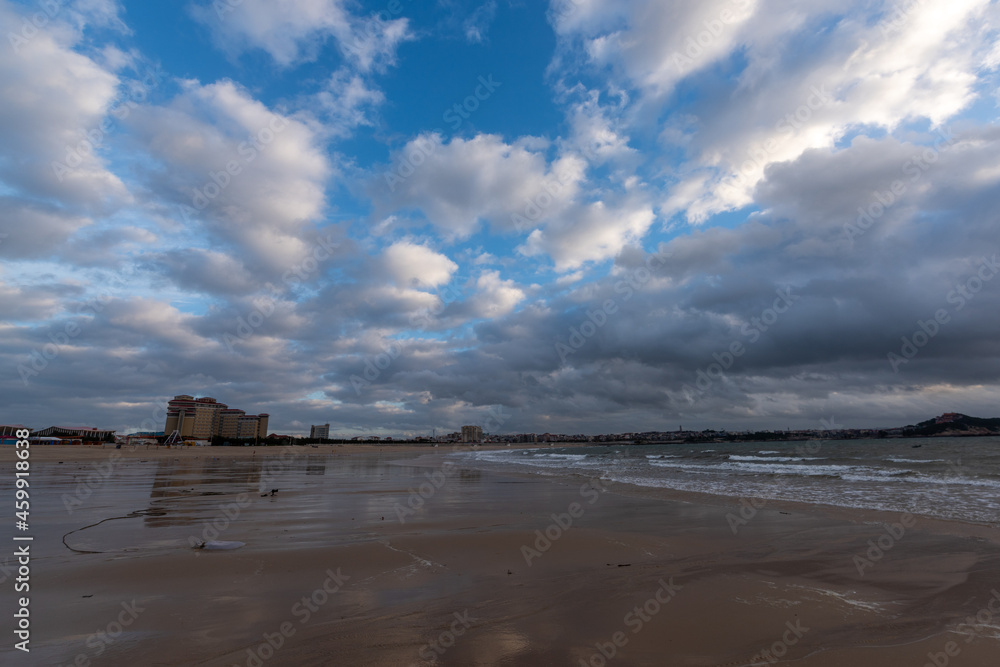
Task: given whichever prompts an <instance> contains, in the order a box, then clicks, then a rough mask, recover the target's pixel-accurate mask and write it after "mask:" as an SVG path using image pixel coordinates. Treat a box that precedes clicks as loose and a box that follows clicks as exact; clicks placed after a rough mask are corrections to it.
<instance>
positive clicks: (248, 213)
mask: <svg viewBox="0 0 1000 667" xmlns="http://www.w3.org/2000/svg"><path fill="white" fill-rule="evenodd" d="M130 121H131V123H132V125H133V127H134V128H135V130H136V132H137V134H138V135H139V136H140V137H141V139H142V140H143V141H144V143H145V145H146V146H148V147H149V151H150V152H151V153H152V154H153V155H154V156H155V158H156V159H157V161H158V162H159V163H160V164H161V165H162V171H160V172H158V173H155V174H153V175H151V179H152V185H153V187H154V189H156V190H158V191H160V193H161V194H162V195H163V196H164V197H165V198H166V199H168V200H172V201H173V202H174V203H175V213H174V215H175V217H176V218H178V219H183V220H185V221H186V222H188V223H189V224H192V225H194V226H196V227H197V226H201V225H204V228H205V230H206V231H208V232H209V233H211V234H213V235H215V236H216V237H217V238H221V239H223V240H225V241H226V242H228V243H230V244H232V245H234V246H236V247H238V248H241V249H243V250H244V251H247V252H249V259H247V260H246V261H248V262H249V263H250V264H253V265H259V266H262V267H266V268H268V269H269V270H271V271H277V272H279V273H280V272H283V271H285V270H288V269H290V268H292V267H293V265H295V263H296V262H298V261H299V260H300V259H302V257H303V256H304V255H306V254H307V253H308V252H309V251H310V247H309V243H308V242H307V241H306V238H307V237H308V236H309V235H310V230H311V229H312V226H313V224H314V223H315V222H317V221H318V220H320V219H321V218H322V216H323V214H324V210H325V207H326V194H325V186H326V181H327V179H328V178H329V177H330V175H331V173H332V168H331V165H330V164H329V161H328V159H327V157H326V155H325V152H324V150H323V149H322V147H321V146H320V145H319V141H318V138H317V137H316V135H315V133H314V132H313V131H312V130H311V129H310V128H309V127H307V126H306V125H305V124H303V123H302V122H300V121H298V120H295V119H292V118H290V117H288V116H284V115H282V114H280V113H276V112H275V111H273V110H271V109H269V108H267V107H266V106H265V105H264V104H262V103H261V102H259V101H258V100H255V99H253V98H252V97H251V96H250V94H249V93H248V92H247V91H245V90H244V89H242V88H240V87H239V86H237V85H236V84H234V83H232V82H231V81H220V82H218V83H214V84H209V85H201V84H199V83H198V82H194V81H188V82H186V83H185V84H184V90H183V92H182V93H181V95H179V96H178V97H177V98H176V99H174V100H173V101H172V102H171V104H170V105H169V106H165V107H151V106H147V107H141V108H139V109H137V110H136V111H135V112H133V114H132V117H131V118H130Z"/></svg>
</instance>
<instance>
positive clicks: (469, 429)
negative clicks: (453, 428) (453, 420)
mask: <svg viewBox="0 0 1000 667" xmlns="http://www.w3.org/2000/svg"><path fill="white" fill-rule="evenodd" d="M482 441H483V427H482V426H463V427H462V442H482Z"/></svg>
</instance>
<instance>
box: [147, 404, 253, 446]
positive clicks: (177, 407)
mask: <svg viewBox="0 0 1000 667" xmlns="http://www.w3.org/2000/svg"><path fill="white" fill-rule="evenodd" d="M269 417H270V415H268V414H267V413H263V412H262V413H261V414H259V415H248V414H246V413H245V412H244V411H243V410H238V409H236V408H230V407H229V406H228V405H226V404H225V403H219V402H218V401H216V400H215V399H214V398H209V397H207V396H206V397H203V398H194V397H193V396H189V395H187V394H180V395H179V396H174V398H173V400H172V401H170V402H168V403H167V423H166V425H165V426H164V427H163V432H164V433H166V434H167V435H170V434H171V433H173V432H174V431H177V433H178V434H179V435H180V436H181V437H182V438H193V439H195V440H209V439H211V438H212V436H216V435H220V436H222V437H224V438H265V437H267V424H268V419H269Z"/></svg>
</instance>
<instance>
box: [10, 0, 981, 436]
mask: <svg viewBox="0 0 1000 667" xmlns="http://www.w3.org/2000/svg"><path fill="white" fill-rule="evenodd" d="M32 21H34V23H35V24H36V25H32ZM0 25H2V26H3V28H4V30H3V32H4V34H5V35H6V37H7V39H6V43H5V44H4V45H3V47H2V48H0V84H2V86H3V90H4V99H5V105H4V107H5V108H4V109H3V110H2V111H0V121H2V122H0V146H2V148H3V150H2V153H0V156H2V157H0V211H2V216H0V234H2V235H3V236H0V261H2V264H0V313H2V314H0V330H2V331H3V336H2V337H0V364H2V365H3V367H4V368H6V369H7V370H6V371H5V372H4V374H3V375H2V376H0V395H2V396H3V398H4V401H3V406H4V408H3V414H0V422H5V423H25V424H28V425H31V426H35V427H44V426H46V425H49V423H57V422H58V423H66V424H80V425H95V426H100V427H106V428H118V429H120V430H129V429H136V428H139V427H141V426H143V424H145V425H146V426H148V425H149V424H150V423H153V422H157V421H159V420H160V416H159V412H158V410H159V408H158V407H157V406H158V405H161V404H162V402H163V401H164V400H165V399H168V398H170V397H171V396H173V395H174V394H180V393H190V394H197V395H209V396H214V397H216V398H218V399H219V400H222V401H224V402H227V403H229V404H231V405H235V406H238V407H242V408H244V409H247V410H248V411H266V412H269V413H270V414H271V415H272V424H273V426H274V428H275V430H278V431H282V432H292V433H302V432H307V431H308V427H309V425H310V424H313V423H326V422H330V423H331V429H332V431H334V432H337V433H343V434H352V435H353V434H359V433H374V434H420V433H426V432H429V431H430V430H431V429H435V428H436V429H453V428H457V427H459V426H461V425H462V424H467V423H484V422H485V420H486V419H487V418H488V417H489V415H490V414H491V411H493V414H494V415H495V414H496V413H497V410H501V411H502V414H504V415H507V417H505V419H504V423H503V424H501V425H500V426H499V427H498V429H497V430H499V431H501V432H524V431H527V432H530V431H537V432H543V431H554V432H555V431H558V432H567V433H597V432H612V431H630V430H648V429H657V428H675V427H676V424H678V423H683V424H685V426H690V427H700V428H709V427H715V428H731V429H741V428H754V429H756V428H784V427H788V426H799V427H818V426H819V424H820V419H821V418H827V419H829V418H830V417H831V416H833V417H835V418H837V419H838V420H839V421H840V422H841V423H849V424H851V425H858V426H885V425H890V426H891V425H899V424H904V423H910V422H913V421H917V420H922V419H924V418H926V417H928V416H931V415H933V414H938V413H941V412H945V411H960V412H966V413H969V414H979V415H984V416H994V413H995V412H996V409H995V406H996V404H997V400H996V399H997V398H998V396H1000V391H998V384H997V382H998V380H997V378H998V377H1000V348H998V345H1000V343H998V342H997V341H998V338H997V336H996V333H997V331H998V327H1000V315H998V310H997V305H998V304H1000V289H998V287H1000V281H998V282H991V280H992V274H991V271H992V269H991V268H990V267H992V266H993V264H992V263H991V262H992V259H991V258H992V257H993V255H994V253H995V252H996V250H997V249H996V238H997V234H996V231H997V222H998V221H997V213H996V212H995V208H996V207H995V206H994V205H993V204H994V203H995V202H996V200H997V193H998V190H997V188H998V182H1000V164H998V163H997V157H996V156H997V155H1000V151H998V150H997V146H996V142H997V141H1000V133H998V131H997V125H996V119H997V104H998V88H997V68H998V66H1000V46H998V40H997V36H998V28H1000V8H998V4H997V2H990V1H987V0H956V1H955V2H952V3H948V4H947V5H944V4H941V3H902V4H898V3H891V2H885V3H883V2H869V1H861V0H858V1H856V2H846V3H845V2H833V0H810V1H808V2H800V3H795V6H794V11H791V10H789V8H788V6H787V3H782V2H777V1H776V0H708V1H706V2H698V3H694V2H662V1H660V0H632V1H629V2H613V1H612V0H558V1H557V2H552V3H544V2H513V1H507V0H488V1H486V2H482V1H480V0H476V1H470V2H462V1H459V0H438V1H437V2H412V1H409V0H399V2H348V1H347V0H242V1H239V0H219V1H218V2H208V0H190V1H179V2H163V3H148V2H138V1H136V2H129V1H121V2H116V1H115V0H76V1H69V0H67V1H64V2H56V3H38V2H14V1H11V0H0ZM941 136H948V137H950V139H949V140H948V141H947V142H946V143H945V142H943V141H942V140H941V138H940V137H941ZM88 141H89V142H90V143H87V142H88ZM91 147H93V150H90V149H91ZM864 211H870V212H874V214H871V215H870V216H869V218H868V219H864V220H862V219H861V218H859V216H860V215H861V213H862V212H864ZM867 220H870V222H869V221H867ZM970 280H971V281H972V283H971V285H970V283H969V281H970ZM977 280H978V281H979V283H981V284H978V283H977V282H976V281H977ZM977 284H978V285H979V289H978V290H976V291H975V292H970V293H969V294H968V296H961V303H962V305H961V307H959V303H960V299H959V297H957V296H955V294H960V292H956V291H955V290H958V289H959V288H966V286H970V287H975V286H976V285H977ZM781 294H784V295H785V297H784V301H780V295H781ZM942 310H943V311H945V312H944V314H945V315H947V321H939V323H938V327H937V328H936V329H934V333H933V335H930V334H929V333H928V328H931V329H933V327H931V325H928V324H927V322H928V321H929V320H928V318H931V319H932V320H933V319H934V318H935V314H936V313H940V312H941V311H942ZM942 319H943V318H942ZM916 343H922V344H920V345H917V344H916ZM741 346H742V347H741ZM734 349H741V350H742V351H741V352H740V353H738V354H734V353H733V352H732V350H734ZM387 350H388V351H387ZM390 351H391V352H393V353H392V354H390ZM911 352H912V354H911ZM494 421H495V419H494Z"/></svg>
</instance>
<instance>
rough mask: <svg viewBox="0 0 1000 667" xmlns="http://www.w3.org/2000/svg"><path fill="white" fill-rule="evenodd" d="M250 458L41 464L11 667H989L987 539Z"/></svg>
mask: <svg viewBox="0 0 1000 667" xmlns="http://www.w3.org/2000/svg"><path fill="white" fill-rule="evenodd" d="M246 449H249V448H181V449H171V450H166V449H162V448H161V449H160V450H155V449H150V450H142V449H141V448H140V450H136V451H127V450H113V449H110V448H96V447H84V448H79V447H78V448H41V447H38V448H35V449H34V450H33V451H32V462H33V464H34V467H33V469H32V470H33V471H32V491H33V494H34V495H33V504H32V529H31V531H30V534H32V535H34V537H35V540H34V542H33V543H32V550H33V561H32V590H31V598H32V603H31V612H32V644H31V646H32V651H31V653H30V654H29V655H26V654H23V653H21V652H17V651H14V650H12V641H10V639H8V640H7V641H5V643H4V644H3V646H2V647H0V662H2V663H3V664H5V665H7V664H11V665H17V664H24V665H67V664H74V661H76V664H80V665H84V664H92V665H210V666H214V665H219V666H222V665H248V666H251V667H252V666H255V665H262V664H266V665H332V664H337V665H341V664H344V665H431V664H438V665H588V664H589V665H594V666H595V667H600V666H601V665H603V664H608V665H705V666H709V665H717V666H722V665H726V666H732V667H736V666H740V665H750V664H773V662H772V660H773V661H776V662H778V663H779V664H785V663H788V664H798V665H810V666H813V665H815V666H824V667H825V666H831V667H832V666H838V667H839V666H842V665H851V666H852V667H867V666H868V665H871V666H873V667H874V666H876V665H878V666H879V667H881V666H884V665H913V666H914V667H922V666H923V665H925V664H928V663H929V664H933V663H932V662H931V658H930V657H929V654H930V655H931V656H934V657H935V658H936V659H937V661H938V665H939V667H940V665H943V664H948V665H969V666H972V665H975V666H982V665H993V664H1000V613H993V612H992V611H990V609H989V607H988V604H989V603H990V601H991V598H993V597H994V595H996V597H997V599H998V601H997V602H994V603H993V609H994V610H996V611H997V612H1000V593H995V591H1000V534H998V531H997V530H996V529H994V528H990V527H983V526H969V525H963V524H957V523H947V522H940V521H931V520H929V519H923V518H920V517H917V518H915V519H914V520H913V522H912V523H911V522H910V521H909V520H908V519H906V517H902V516H900V515H898V514H895V515H893V514H880V513H876V512H864V513H862V512H852V511H847V510H831V509H827V508H820V507H815V506H803V505H791V504H786V505H779V504H777V503H769V504H768V505H766V506H765V507H763V508H761V509H756V510H754V511H751V509H752V508H748V507H746V506H742V507H741V505H740V501H739V499H725V498H715V497H708V496H696V495H693V494H687V495H681V494H674V493H669V492H660V491H657V492H652V491H650V490H637V489H633V488H628V487H622V486H608V487H605V486H604V485H603V484H601V483H600V482H597V481H595V480H589V479H587V478H585V477H578V478H552V477H541V476H537V477H536V476H532V477H528V476H513V475H500V474H496V473H492V472H482V471H476V470H460V469H458V468H453V467H450V466H446V467H442V460H443V459H442V454H444V453H446V452H447V451H448V448H445V447H441V448H437V449H433V448H426V447H422V448H405V447H399V448H397V447H393V448H392V449H388V448H385V447H383V446H366V447H365V448H364V449H361V448H358V447H352V446H343V447H324V448H310V447H297V448H287V449H286V448H281V449H280V450H279V449H274V448H268V449H266V450H265V449H262V448H256V451H254V452H248V451H246ZM441 450H443V451H441ZM115 452H117V453H118V454H119V455H120V458H118V457H116V458H115V459H112V458H111V457H112V456H114V455H115V454H114V453H115ZM429 454H430V455H429ZM282 455H283V456H284V458H281V456H282ZM59 461H62V463H59ZM12 462H13V453H12V451H10V450H9V448H5V449H4V450H2V451H0V471H2V472H0V493H2V494H3V495H4V496H5V497H10V495H9V494H12V479H13V474H12V471H13V463H12ZM399 462H403V463H404V464H403V465H400V464H399ZM421 484H424V485H425V486H423V487H421ZM437 484H440V486H439V487H438V486H436V485H437ZM272 489H277V492H276V493H275V494H274V495H271V493H270V491H271V490H272ZM262 494H263V495H262ZM421 494H423V495H421ZM741 509H742V512H743V514H742V515H741V514H740V512H741ZM553 515H555V516H553ZM744 521H745V523H744ZM99 522H100V523H99ZM9 523H10V522H8V524H9ZM886 523H888V524H890V525H891V524H895V523H900V525H903V524H907V525H903V529H902V532H899V529H898V528H894V529H892V530H891V531H889V532H887V529H886V527H885V524H886ZM91 524H97V525H91ZM559 524H562V525H561V526H560V525H559ZM88 526H89V527H88ZM734 526H735V528H736V530H735V534H734V530H733V527H734ZM6 530H7V532H8V533H9V532H11V528H10V527H9V526H8V528H6ZM546 533H548V536H547V537H546V536H545V535H546ZM894 535H895V536H894ZM540 536H541V537H540ZM64 539H65V544H64V541H63V540H64ZM206 539H216V540H226V541H240V542H244V543H245V546H243V547H241V548H239V549H236V550H232V551H205V550H199V549H195V548H192V545H193V544H197V543H199V542H200V541H203V540H206ZM880 539H881V545H882V547H887V548H886V549H882V547H880V546H879V540H880ZM869 540H872V544H869V543H868V541H869ZM8 543H10V541H9V538H8ZM8 553H9V552H8ZM859 558H861V559H864V560H862V561H859V560H858V559H859ZM528 560H530V564H529V563H528V562H527V561H528ZM866 562H867V563H868V564H865V563H866ZM0 565H3V566H7V567H9V565H10V561H9V560H8V561H6V562H4V561H2V560H0ZM0 577H2V578H4V582H3V584H2V586H3V590H4V594H3V598H2V599H3V601H4V607H7V608H12V607H13V600H12V597H13V596H12V594H11V593H10V591H11V587H12V577H13V575H12V574H11V573H10V572H9V571H7V570H3V574H0ZM7 608H5V609H4V610H3V618H4V619H5V620H4V627H3V630H4V636H5V637H8V638H10V637H12V634H11V631H12V629H13V626H12V623H11V620H10V617H11V613H10V610H9V609H7ZM977 613H980V618H979V620H978V621H977V620H974V621H973V623H974V625H964V626H962V625H960V624H962V623H964V622H965V619H966V618H967V617H969V616H975V615H976V614H977ZM101 633H103V634H101ZM267 638H270V641H271V644H268V643H267V641H268V639H267ZM272 645H277V646H278V648H277V649H273V648H272ZM602 651H603V652H604V654H605V655H607V656H611V657H610V658H607V657H605V655H602ZM764 651H767V652H768V653H767V654H765V653H764ZM942 661H946V662H942Z"/></svg>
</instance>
